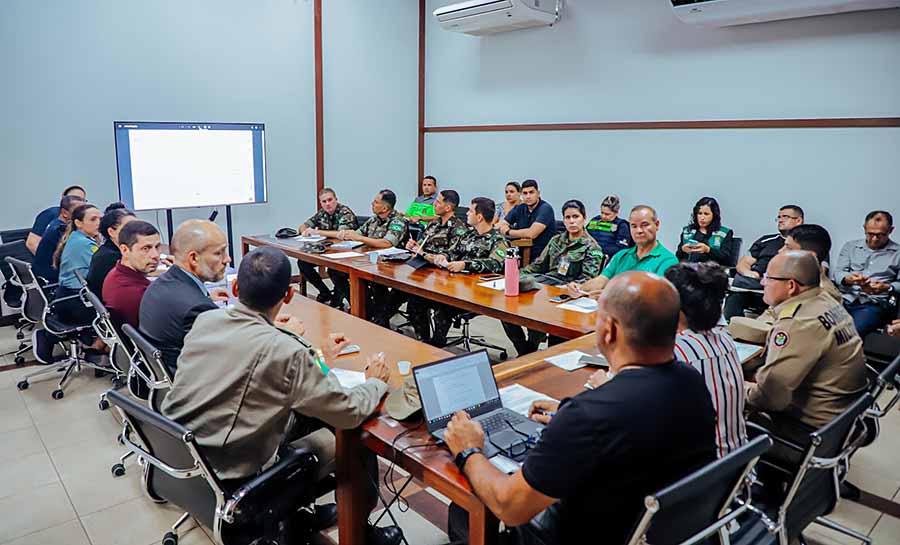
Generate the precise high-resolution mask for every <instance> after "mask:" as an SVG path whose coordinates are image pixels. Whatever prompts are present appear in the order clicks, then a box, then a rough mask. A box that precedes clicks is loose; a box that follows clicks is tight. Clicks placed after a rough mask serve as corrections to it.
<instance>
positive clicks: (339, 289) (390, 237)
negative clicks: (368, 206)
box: [328, 210, 409, 325]
mask: <svg viewBox="0 0 900 545" xmlns="http://www.w3.org/2000/svg"><path fill="white" fill-rule="evenodd" d="M356 232H357V233H359V234H360V235H362V236H364V237H367V238H381V239H384V240H387V241H388V242H390V243H391V246H393V247H395V248H403V247H404V246H405V245H406V241H407V240H409V225H408V222H407V221H406V218H404V217H403V216H401V215H400V214H399V213H397V211H396V210H391V212H390V213H389V214H388V215H387V216H385V217H384V218H380V217H378V216H377V215H375V216H372V217H371V218H369V219H368V220H366V222H365V223H363V224H362V226H360V227H359V229H357V230H356ZM328 276H330V277H331V281H332V282H334V299H333V301H334V302H335V304H338V303H340V302H341V301H342V300H343V299H345V298H346V299H348V300H349V299H350V276H349V275H347V274H346V273H343V272H340V271H336V270H332V269H328ZM388 294H389V290H388V288H387V287H385V286H377V285H370V286H369V289H368V294H367V299H368V300H369V301H368V302H369V303H372V304H369V305H367V306H366V307H367V308H368V309H369V310H368V313H369V315H370V316H369V317H370V319H374V321H375V322H376V323H379V324H381V325H386V323H385V319H384V314H385V313H384V312H379V309H382V308H383V307H385V306H386V305H387V300H388V299H387V298H388ZM389 318H390V317H388V319H389Z"/></svg>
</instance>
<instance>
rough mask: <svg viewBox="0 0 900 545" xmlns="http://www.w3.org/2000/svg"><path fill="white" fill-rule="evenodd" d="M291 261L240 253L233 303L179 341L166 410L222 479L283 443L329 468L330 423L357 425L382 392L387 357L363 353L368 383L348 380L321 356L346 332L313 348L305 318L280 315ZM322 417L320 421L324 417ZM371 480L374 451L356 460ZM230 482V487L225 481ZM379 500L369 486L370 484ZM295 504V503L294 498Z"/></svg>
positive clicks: (321, 524)
mask: <svg viewBox="0 0 900 545" xmlns="http://www.w3.org/2000/svg"><path fill="white" fill-rule="evenodd" d="M290 281H291V265H290V262H289V261H288V258H287V257H286V256H285V255H284V254H283V253H281V251H279V250H276V249H274V248H265V247H263V248H257V249H255V250H253V251H252V252H250V253H249V254H247V255H246V256H244V258H243V259H242V260H241V266H240V269H239V270H238V278H237V284H236V287H235V291H236V292H237V293H236V295H237V297H238V303H236V304H235V305H234V307H233V308H226V309H217V310H214V311H210V312H206V313H204V314H202V315H200V316H199V317H198V318H197V321H196V323H195V324H194V327H193V329H191V332H190V333H188V335H187V337H186V338H185V342H184V350H183V351H182V353H181V357H180V358H179V360H178V364H179V366H178V374H177V375H175V383H174V385H173V387H172V389H171V390H170V391H169V393H168V395H167V396H166V399H165V401H163V405H162V412H163V414H165V415H166V416H168V417H169V418H171V419H173V420H175V421H176V422H178V423H180V424H182V425H184V426H187V427H188V428H189V429H191V430H193V431H194V433H195V434H196V438H197V442H198V443H199V445H200V446H201V447H202V448H203V449H204V452H205V454H206V456H208V457H209V460H210V463H211V464H212V466H213V470H214V471H215V473H216V476H218V477H219V478H220V479H223V480H226V481H230V482H231V484H233V485H239V483H240V482H241V481H243V480H246V479H249V478H252V477H253V476H254V475H256V474H257V473H259V472H260V471H261V470H264V469H266V468H268V467H269V466H270V465H272V464H273V463H275V461H277V459H278V453H279V451H280V450H281V449H284V448H291V447H293V448H307V449H309V450H311V451H312V452H313V453H314V454H315V455H316V457H317V458H318V459H319V464H320V465H319V471H318V476H319V479H320V480H321V479H324V478H325V477H326V476H328V475H329V474H331V473H333V472H334V459H335V443H334V441H335V438H334V434H333V433H332V431H331V429H329V427H331V428H338V429H347V428H354V427H356V426H359V425H360V424H362V422H363V421H364V420H365V419H366V418H368V417H369V416H370V415H371V414H372V412H373V411H375V409H376V408H377V407H378V404H379V403H380V402H381V398H382V397H384V394H385V393H386V392H387V390H388V386H387V381H388V379H389V378H390V369H389V368H388V366H387V364H385V362H384V358H383V357H374V358H369V361H368V365H367V367H366V371H365V375H366V381H365V382H364V383H363V384H361V385H359V386H356V387H354V388H350V389H347V388H344V387H343V386H341V384H340V382H338V380H337V378H335V376H334V374H332V373H329V372H328V367H327V366H326V365H325V361H323V356H322V353H324V359H326V360H327V361H333V360H334V359H335V358H336V357H337V355H338V354H339V353H340V351H341V350H342V349H343V348H344V347H346V346H347V345H348V344H349V341H348V340H347V339H345V338H344V337H343V335H339V334H333V335H331V337H330V342H328V343H326V345H325V346H323V347H322V351H321V352H319V351H318V350H316V349H315V348H314V347H313V346H312V345H311V344H310V343H309V342H308V341H306V340H305V339H304V338H303V337H302V335H303V333H304V329H303V324H302V323H300V321H299V320H298V319H297V318H296V317H294V316H290V315H286V314H279V312H280V311H281V308H282V305H284V304H287V303H290V301H291V298H292V297H293V295H294V291H293V289H292V288H291V286H290ZM323 423H324V425H323ZM359 463H361V464H363V465H365V467H366V470H368V471H369V472H370V474H372V475H373V476H374V477H376V478H377V475H378V473H377V464H376V461H375V454H374V453H372V452H369V453H368V456H367V457H366V458H365V459H363V460H359ZM233 488H236V486H234V487H229V489H233ZM365 493H366V494H367V498H368V500H369V506H370V507H374V506H375V500H376V499H377V497H376V495H375V489H374V487H371V488H369V489H367V490H366V492H365ZM298 507H299V506H298ZM316 519H317V528H314V530H321V529H324V528H327V527H329V526H332V525H333V524H334V522H335V521H336V519H337V510H336V509H335V506H334V505H331V506H319V507H317V508H316ZM401 537H402V533H401V532H400V529H399V528H397V527H389V528H383V529H382V528H371V527H370V537H369V543H379V544H380V543H390V544H396V543H399V541H400V538H401Z"/></svg>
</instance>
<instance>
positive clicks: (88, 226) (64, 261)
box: [53, 204, 100, 325]
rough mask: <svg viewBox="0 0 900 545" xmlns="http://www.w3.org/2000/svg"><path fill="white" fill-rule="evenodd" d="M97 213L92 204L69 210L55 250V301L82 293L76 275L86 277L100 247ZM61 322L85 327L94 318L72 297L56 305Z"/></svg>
mask: <svg viewBox="0 0 900 545" xmlns="http://www.w3.org/2000/svg"><path fill="white" fill-rule="evenodd" d="M99 240H100V210H98V209H97V207H96V206H94V205H92V204H83V205H81V206H79V207H78V208H76V209H75V210H73V211H72V217H71V219H70V220H69V225H68V227H66V232H65V234H63V237H62V239H60V241H59V246H57V247H56V253H55V254H54V255H53V262H54V264H55V265H56V266H57V268H58V269H59V286H58V287H57V288H56V298H57V299H59V298H60V297H68V296H70V295H75V294H77V293H78V292H79V291H81V288H82V285H81V282H79V281H78V278H77V277H76V276H75V272H76V271H78V272H79V273H81V276H82V277H84V278H87V275H88V270H89V269H90V268H91V258H92V257H93V256H94V252H96V251H97V248H99V246H100V244H99ZM57 312H58V314H59V318H60V320H62V321H63V322H65V323H67V324H72V325H82V324H88V323H90V322H91V320H93V318H94V311H93V310H92V309H90V308H88V307H86V306H84V304H83V303H82V302H81V299H78V298H74V299H71V300H68V301H65V302H63V303H62V304H60V305H58V306H57Z"/></svg>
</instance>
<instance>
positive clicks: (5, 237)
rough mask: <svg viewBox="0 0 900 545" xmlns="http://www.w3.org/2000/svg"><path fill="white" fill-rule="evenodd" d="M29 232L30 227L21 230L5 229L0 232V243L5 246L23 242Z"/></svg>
mask: <svg viewBox="0 0 900 545" xmlns="http://www.w3.org/2000/svg"><path fill="white" fill-rule="evenodd" d="M30 232H31V228H30V227H23V228H22V229H6V230H3V231H0V242H2V243H4V244H6V243H9V242H18V241H20V240H21V241H22V242H25V239H26V238H28V233H30Z"/></svg>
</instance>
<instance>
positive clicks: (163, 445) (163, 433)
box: [106, 390, 224, 528]
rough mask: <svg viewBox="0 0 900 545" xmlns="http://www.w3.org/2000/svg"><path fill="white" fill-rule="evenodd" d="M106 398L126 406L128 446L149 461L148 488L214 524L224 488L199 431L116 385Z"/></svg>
mask: <svg viewBox="0 0 900 545" xmlns="http://www.w3.org/2000/svg"><path fill="white" fill-rule="evenodd" d="M106 399H107V400H108V401H109V402H110V404H111V405H113V406H115V407H118V408H119V409H120V410H121V411H122V414H123V416H124V419H125V431H124V432H123V434H122V436H123V439H124V441H125V445H126V446H127V447H128V449H129V450H131V451H132V452H134V453H135V454H137V455H138V456H140V457H141V458H143V459H144V461H145V462H146V464H145V466H144V468H145V469H144V486H146V487H147V491H148V492H150V493H151V494H152V495H153V496H155V497H159V498H162V499H164V500H167V501H169V502H171V503H173V504H175V505H177V506H178V507H180V508H181V509H184V510H185V511H187V512H188V513H190V514H191V516H193V517H194V518H196V519H197V520H199V521H200V522H201V523H202V524H204V525H205V526H206V527H207V528H213V527H214V520H215V513H216V509H217V507H219V506H221V505H224V493H223V492H222V487H221V484H220V483H219V481H218V479H217V478H216V476H215V474H214V473H213V472H212V470H211V467H210V465H209V463H207V461H206V459H205V458H204V457H203V455H202V454H201V452H200V450H199V449H198V448H197V444H196V441H195V439H194V433H193V432H192V431H191V430H189V429H187V428H185V427H184V426H182V425H181V424H179V423H177V422H175V421H173V420H171V419H169V418H166V417H165V416H163V415H161V414H159V413H158V412H156V411H153V410H150V409H149V408H147V407H145V406H143V405H141V404H139V403H137V402H136V401H133V400H131V399H129V398H128V397H127V396H125V395H123V394H121V393H119V392H117V391H115V390H110V391H109V392H107V394H106ZM133 436H137V439H138V440H137V441H135V440H134V437H133Z"/></svg>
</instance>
